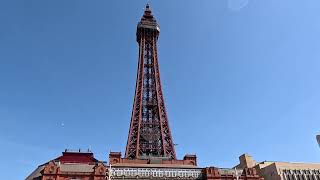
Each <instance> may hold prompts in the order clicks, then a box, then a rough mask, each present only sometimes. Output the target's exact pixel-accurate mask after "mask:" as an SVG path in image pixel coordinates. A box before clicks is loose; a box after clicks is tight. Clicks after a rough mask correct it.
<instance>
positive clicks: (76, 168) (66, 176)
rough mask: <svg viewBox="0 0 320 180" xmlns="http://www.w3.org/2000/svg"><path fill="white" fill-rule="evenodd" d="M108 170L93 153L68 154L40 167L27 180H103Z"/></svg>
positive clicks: (65, 153)
mask: <svg viewBox="0 0 320 180" xmlns="http://www.w3.org/2000/svg"><path fill="white" fill-rule="evenodd" d="M106 172H107V168H106V166H105V164H104V163H103V162H100V161H98V160H97V159H95V158H94V157H93V153H91V152H68V151H65V152H63V153H62V156H60V157H58V158H56V159H54V160H51V161H49V162H47V163H45V164H43V165H40V166H39V167H38V168H37V169H36V170H35V171H34V172H33V173H31V175H30V176H28V177H27V178H26V180H80V179H81V180H103V179H105V178H106Z"/></svg>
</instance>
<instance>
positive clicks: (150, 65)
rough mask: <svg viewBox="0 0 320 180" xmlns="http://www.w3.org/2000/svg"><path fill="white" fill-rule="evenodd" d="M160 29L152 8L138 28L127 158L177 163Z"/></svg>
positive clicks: (146, 11)
mask: <svg viewBox="0 0 320 180" xmlns="http://www.w3.org/2000/svg"><path fill="white" fill-rule="evenodd" d="M159 33H160V28H159V24H158V23H157V21H156V19H155V18H154V16H153V15H152V12H151V10H150V7H149V5H148V4H147V5H146V8H145V11H144V14H143V16H142V18H141V20H140V22H139V23H138V25H137V33H136V38H137V42H138V45H139V58H138V71H137V80H136V89H135V96H134V102H133V109H132V115H131V122H130V129H129V135H128V141H127V146H126V154H125V157H126V158H129V159H149V158H163V159H176V154H175V149H174V144H173V140H172V136H171V131H170V128H169V122H168V117H167V113H166V108H165V104H164V98H163V93H162V88H161V80H160V70H159V63H158V53H157V40H158V37H159Z"/></svg>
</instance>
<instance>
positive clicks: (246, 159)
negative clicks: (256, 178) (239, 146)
mask: <svg viewBox="0 0 320 180" xmlns="http://www.w3.org/2000/svg"><path fill="white" fill-rule="evenodd" d="M239 159H240V164H239V165H238V166H236V167H237V168H240V169H241V168H242V169H243V168H255V169H256V171H257V173H258V174H259V175H260V176H262V177H263V178H264V179H265V180H320V163H319V164H316V163H292V162H277V161H263V162H260V163H257V162H256V161H255V160H253V159H252V157H251V156H249V155H248V154H244V155H242V156H240V157H239Z"/></svg>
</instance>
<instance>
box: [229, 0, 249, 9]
mask: <svg viewBox="0 0 320 180" xmlns="http://www.w3.org/2000/svg"><path fill="white" fill-rule="evenodd" d="M248 3H249V0H228V8H229V9H231V10H235V11H236V10H240V9H242V8H244V7H246V6H247V5H248Z"/></svg>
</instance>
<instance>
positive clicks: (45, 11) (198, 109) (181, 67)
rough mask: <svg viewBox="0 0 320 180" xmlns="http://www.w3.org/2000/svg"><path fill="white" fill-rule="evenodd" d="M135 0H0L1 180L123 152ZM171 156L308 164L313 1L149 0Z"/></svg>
mask: <svg viewBox="0 0 320 180" xmlns="http://www.w3.org/2000/svg"><path fill="white" fill-rule="evenodd" d="M145 3H146V1H142V0H141V1H132V0H127V1H120V0H117V1H109V0H104V1H102V0H96V1H89V0H87V1H84V0H68V1H65V0H55V1H44V0H28V1H23V0H21V1H14V0H10V1H1V2H0V24H1V28H0V86H1V88H0V121H1V125H0V147H1V148H0V160H1V163H0V169H1V172H5V173H4V174H3V173H1V175H0V176H2V177H0V179H10V180H16V179H17V180H18V179H23V178H24V177H25V176H27V175H28V174H29V173H30V172H31V171H32V170H33V169H34V168H36V166H37V165H39V164H42V163H44V162H46V161H48V160H50V159H53V158H55V157H57V156H59V155H60V154H61V152H62V151H63V150H64V149H65V148H72V149H77V148H82V149H87V148H89V147H90V148H91V149H92V151H93V152H94V153H95V156H96V157H97V158H98V159H100V160H107V157H108V153H109V151H110V150H112V151H122V153H124V149H125V144H126V141H127V134H128V129H129V121H130V115H131V107H132V101H133V95H134V87H135V77H136V69H137V56H138V55H137V54H138V49H137V43H136V42H135V31H136V24H137V22H138V21H139V19H140V17H141V15H142V14H143V8H144V6H145ZM151 6H152V9H153V12H154V14H155V16H156V18H157V20H158V22H159V23H160V27H161V34H160V39H159V60H160V66H161V75H162V77H161V78H162V81H163V82H162V83H163V88H164V95H165V100H166V105H167V110H168V115H169V121H170V126H171V128H172V133H173V138H174V142H175V143H176V144H178V146H177V147H176V151H177V154H178V157H179V158H182V157H183V155H184V154H186V153H196V154H197V156H198V160H199V164H200V166H209V165H210V166H218V167H232V166H234V165H236V164H237V163H238V156H239V155H241V154H242V153H245V152H247V153H249V154H251V155H252V156H253V157H254V158H255V159H256V160H257V161H263V160H278V161H305V162H319V161H320V149H319V147H318V145H317V143H316V140H315V136H316V134H317V133H319V131H320V127H319V124H320V120H319V119H320V70H319V68H320V23H319V18H320V1H319V0H308V1H303V2H302V1H299V0H281V1H279V0H223V1H222V0H206V1H205V0H203V1H191V0H190V1H187V0H180V1H178V0H175V1H171V0H161V1H151Z"/></svg>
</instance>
